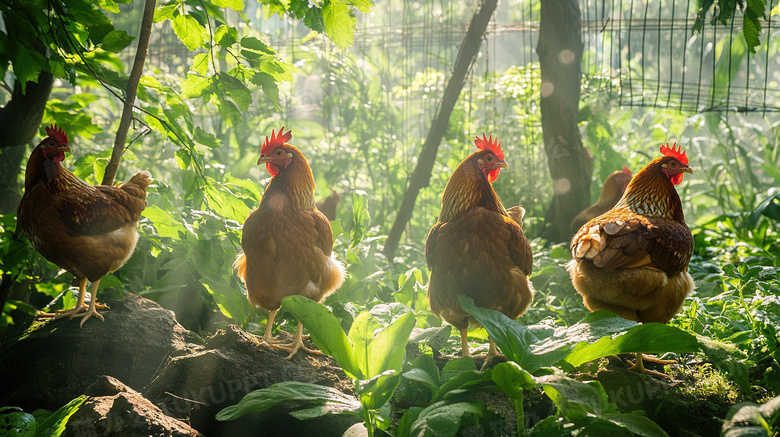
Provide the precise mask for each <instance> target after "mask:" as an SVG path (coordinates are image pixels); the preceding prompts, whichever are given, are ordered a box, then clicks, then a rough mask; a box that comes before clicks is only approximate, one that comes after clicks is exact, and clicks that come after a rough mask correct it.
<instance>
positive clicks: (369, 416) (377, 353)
mask: <svg viewBox="0 0 780 437" xmlns="http://www.w3.org/2000/svg"><path fill="white" fill-rule="evenodd" d="M282 305H283V308H284V309H285V310H287V311H290V312H291V313H293V315H294V316H295V318H297V319H298V320H300V321H301V323H303V325H304V326H305V327H306V329H307V330H308V331H309V333H310V335H311V340H312V342H313V343H314V344H315V345H316V346H317V347H318V348H319V349H320V350H321V351H322V353H324V354H326V355H329V356H331V357H333V358H334V359H335V360H336V362H338V363H339V365H340V366H341V368H342V369H343V370H344V373H346V375H347V376H348V377H349V378H350V379H351V380H352V383H353V386H354V389H355V392H356V393H357V395H358V398H359V403H354V402H353V403H350V401H348V400H347V399H348V398H349V397H346V395H343V394H340V395H338V396H336V398H335V399H336V400H330V399H331V397H332V395H333V392H334V391H336V392H337V390H335V389H326V388H323V387H320V386H318V385H315V384H307V383H297V382H282V383H278V384H275V385H274V386H272V387H270V388H268V389H262V390H257V391H255V392H252V393H249V394H247V395H246V396H245V397H244V399H242V400H241V401H240V402H239V403H238V404H237V405H234V406H231V407H227V408H225V409H223V410H222V411H221V412H220V413H219V414H218V415H217V419H218V420H232V419H235V418H238V417H241V416H243V415H245V414H247V413H252V412H259V411H264V410H265V409H268V408H270V407H271V406H273V405H275V404H276V403H278V402H282V401H284V400H289V399H296V400H302V401H308V402H309V403H311V402H314V403H315V404H316V405H315V406H314V407H312V408H309V409H306V410H304V411H303V412H300V411H299V412H298V413H297V416H296V417H299V418H311V417H317V416H321V415H323V414H333V413H342V412H345V413H351V414H358V415H360V416H361V417H362V418H363V420H364V421H365V424H366V428H367V429H368V435H370V436H372V435H374V428H375V427H378V428H380V429H387V427H388V426H389V421H388V420H389V418H388V417H387V416H386V413H385V414H383V413H382V412H381V410H382V409H383V408H384V407H385V406H386V404H387V402H388V401H389V400H390V397H391V396H392V395H393V392H394V391H395V389H396V388H397V387H398V384H399V382H400V379H401V366H402V362H403V357H404V353H405V348H406V343H407V342H408V340H409V335H410V334H411V332H412V328H414V323H415V322H414V314H413V313H411V312H405V313H404V314H402V315H399V316H398V317H397V318H395V321H393V322H392V323H390V324H389V325H387V326H386V327H384V328H383V329H381V331H380V328H381V325H380V322H379V321H378V320H377V318H375V317H374V316H373V315H372V314H371V313H369V312H363V313H360V314H359V315H358V316H357V317H356V318H355V320H354V322H353V323H352V327H351V328H350V330H349V335H347V334H345V333H344V331H343V330H342V328H341V324H340V323H339V321H338V320H337V319H336V318H335V317H334V316H333V314H331V313H330V311H328V310H327V308H325V307H324V306H322V305H320V304H318V303H316V302H313V301H312V300H310V299H308V298H305V297H303V296H288V297H286V298H284V299H283V300H282ZM377 331H379V332H378V333H376V332H377ZM258 392H259V393H258ZM339 393H340V392H339ZM357 406H359V407H360V408H359V409H356V408H355V407H357Z"/></svg>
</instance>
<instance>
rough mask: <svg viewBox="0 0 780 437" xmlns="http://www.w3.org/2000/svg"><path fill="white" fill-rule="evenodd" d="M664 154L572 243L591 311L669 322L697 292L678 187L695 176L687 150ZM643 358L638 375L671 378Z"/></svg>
mask: <svg viewBox="0 0 780 437" xmlns="http://www.w3.org/2000/svg"><path fill="white" fill-rule="evenodd" d="M675 145H676V143H675ZM661 154H662V155H663V156H661V157H660V158H656V159H654V160H653V161H651V162H650V163H649V164H647V166H645V167H644V168H643V169H642V170H640V171H639V173H637V174H636V176H634V178H633V179H632V180H631V182H630V183H629V184H628V187H627V188H626V192H625V193H623V197H621V199H620V201H619V202H618V203H617V205H615V207H614V208H612V209H611V210H609V211H607V212H606V213H604V214H602V215H600V216H599V217H596V218H594V219H592V220H590V221H589V222H588V223H586V224H585V225H584V226H583V227H582V228H580V230H579V232H577V234H576V235H575V236H574V238H572V240H571V246H570V248H571V253H572V258H573V259H572V260H571V261H569V262H568V263H567V264H566V269H567V270H568V272H569V275H570V276H571V281H572V284H573V285H574V288H575V289H576V290H577V292H578V293H579V294H581V295H582V298H583V301H584V303H585V306H586V307H587V308H588V310H590V311H595V310H600V309H604V310H609V311H612V312H614V313H616V314H618V315H620V316H621V317H623V318H625V319H628V320H634V321H637V322H641V323H647V322H658V323H667V322H668V321H669V320H671V318H672V317H674V315H675V314H677V312H678V311H680V308H681V307H682V304H683V301H684V300H685V297H686V296H687V295H688V293H690V292H691V290H693V287H694V283H693V278H691V275H690V274H688V262H689V261H690V260H691V255H692V253H693V237H692V236H691V231H690V229H688V225H686V224H685V218H684V217H683V209H682V203H681V202H680V196H679V195H678V194H677V191H676V190H675V188H674V186H675V185H678V184H680V183H681V182H682V180H683V175H684V173H691V174H692V173H693V170H691V168H690V167H689V166H688V157H687V156H686V155H685V152H684V151H682V152H681V151H680V147H678V148H676V149H675V146H672V148H669V147H668V145H666V146H661ZM636 357H637V361H636V364H634V365H633V366H632V370H635V371H637V372H640V373H651V374H655V375H659V376H665V375H662V374H657V373H655V372H650V371H647V370H645V368H644V366H643V364H642V360H643V356H642V354H641V353H637V354H636ZM664 363H669V362H664Z"/></svg>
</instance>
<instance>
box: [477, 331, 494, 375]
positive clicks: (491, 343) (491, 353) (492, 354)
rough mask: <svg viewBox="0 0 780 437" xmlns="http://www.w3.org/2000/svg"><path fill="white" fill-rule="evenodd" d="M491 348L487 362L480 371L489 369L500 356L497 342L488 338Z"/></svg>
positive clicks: (483, 363) (484, 362)
mask: <svg viewBox="0 0 780 437" xmlns="http://www.w3.org/2000/svg"><path fill="white" fill-rule="evenodd" d="M488 340H489V341H490V346H489V347H488V353H487V355H485V361H483V362H482V367H481V368H480V369H479V370H485V369H487V367H488V365H490V363H492V362H493V358H495V357H497V356H498V350H497V349H496V342H495V341H493V339H492V338H490V337H488Z"/></svg>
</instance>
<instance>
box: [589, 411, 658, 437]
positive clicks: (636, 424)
mask: <svg viewBox="0 0 780 437" xmlns="http://www.w3.org/2000/svg"><path fill="white" fill-rule="evenodd" d="M600 418H601V419H603V420H606V421H608V422H611V423H614V424H615V425H617V426H619V427H621V428H623V429H626V430H628V431H629V432H630V433H631V434H632V435H636V436H644V437H669V435H668V434H667V433H666V431H664V430H663V428H661V427H660V426H659V425H658V424H657V423H655V422H653V421H652V420H650V419H649V418H648V417H647V416H644V415H642V414H641V411H634V412H631V413H608V414H604V415H602V416H601V417H600ZM586 434H587V433H586Z"/></svg>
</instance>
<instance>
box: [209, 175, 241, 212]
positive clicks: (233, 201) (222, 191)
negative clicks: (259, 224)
mask: <svg viewBox="0 0 780 437" xmlns="http://www.w3.org/2000/svg"><path fill="white" fill-rule="evenodd" d="M209 179H210V180H209V181H208V182H209V184H208V185H206V196H207V199H208V200H209V202H208V204H209V208H210V209H211V210H213V211H214V212H216V213H217V214H219V215H220V216H222V217H224V218H226V219H229V220H235V221H237V222H239V223H244V220H246V218H247V217H248V216H249V213H250V212H251V209H250V208H249V207H248V206H246V203H244V202H242V201H241V200H240V199H238V198H237V197H236V196H235V195H233V193H231V192H230V191H229V190H228V189H227V187H225V186H222V184H218V183H217V181H215V180H213V179H211V178H209Z"/></svg>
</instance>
